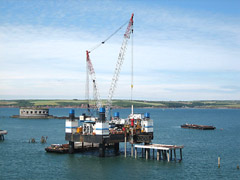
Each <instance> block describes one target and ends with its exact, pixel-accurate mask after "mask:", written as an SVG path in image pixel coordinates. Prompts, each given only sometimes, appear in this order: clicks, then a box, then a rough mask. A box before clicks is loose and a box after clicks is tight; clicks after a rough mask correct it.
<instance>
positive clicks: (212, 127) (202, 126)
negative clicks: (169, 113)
mask: <svg viewBox="0 0 240 180" xmlns="http://www.w3.org/2000/svg"><path fill="white" fill-rule="evenodd" d="M181 128H185V129H200V130H214V129H216V127H214V126H206V125H197V124H187V123H186V124H183V125H181Z"/></svg>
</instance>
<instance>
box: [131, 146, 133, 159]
mask: <svg viewBox="0 0 240 180" xmlns="http://www.w3.org/2000/svg"><path fill="white" fill-rule="evenodd" d="M131 157H133V144H131Z"/></svg>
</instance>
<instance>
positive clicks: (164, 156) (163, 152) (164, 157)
mask: <svg viewBox="0 0 240 180" xmlns="http://www.w3.org/2000/svg"><path fill="white" fill-rule="evenodd" d="M162 154H163V160H166V159H167V158H166V150H163V151H162Z"/></svg>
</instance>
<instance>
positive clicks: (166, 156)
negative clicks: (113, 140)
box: [135, 144, 184, 162]
mask: <svg viewBox="0 0 240 180" xmlns="http://www.w3.org/2000/svg"><path fill="white" fill-rule="evenodd" d="M138 148H139V149H141V150H142V157H144V151H145V154H146V156H145V157H146V159H150V153H151V150H152V158H153V159H154V158H155V150H156V151H157V154H156V159H157V160H158V161H159V160H167V161H168V162H170V161H171V160H173V155H174V161H177V155H176V150H177V149H179V152H180V159H179V160H180V161H181V160H182V149H183V148H184V146H177V145H166V144H147V145H135V158H136V159H137V157H138V151H137V150H138Z"/></svg>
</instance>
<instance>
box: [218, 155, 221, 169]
mask: <svg viewBox="0 0 240 180" xmlns="http://www.w3.org/2000/svg"><path fill="white" fill-rule="evenodd" d="M220 160H221V159H220V157H218V168H220Z"/></svg>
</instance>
